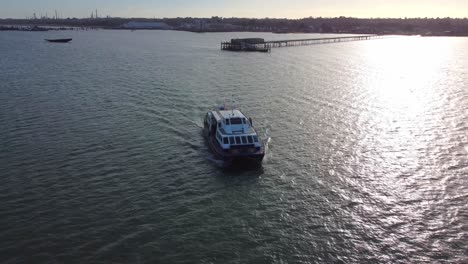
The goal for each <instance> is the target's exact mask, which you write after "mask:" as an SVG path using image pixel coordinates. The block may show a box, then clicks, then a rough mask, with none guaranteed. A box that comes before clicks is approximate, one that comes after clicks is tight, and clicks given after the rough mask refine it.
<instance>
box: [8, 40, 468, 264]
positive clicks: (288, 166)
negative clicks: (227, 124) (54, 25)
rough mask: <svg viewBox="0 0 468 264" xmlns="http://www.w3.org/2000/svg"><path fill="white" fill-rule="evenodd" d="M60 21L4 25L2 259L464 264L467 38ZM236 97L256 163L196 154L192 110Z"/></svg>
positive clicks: (203, 150) (203, 149)
mask: <svg viewBox="0 0 468 264" xmlns="http://www.w3.org/2000/svg"><path fill="white" fill-rule="evenodd" d="M50 34H52V35H54V36H51V35H50ZM57 34H61V32H37V34H31V33H27V32H9V33H2V34H1V35H0V38H1V40H2V41H0V57H1V58H2V60H0V70H1V72H2V74H1V75H0V78H1V82H0V122H1V124H2V128H3V131H2V133H1V134H0V143H1V146H2V150H3V151H2V152H0V171H2V174H1V177H0V202H1V203H0V204H1V206H0V209H1V211H0V212H1V218H0V224H1V226H2V227H1V228H0V234H1V235H2V237H3V238H4V239H3V240H2V241H1V242H0V255H1V257H2V259H3V260H5V261H10V262H25V261H31V262H54V261H55V262H73V261H77V260H78V261H80V262H98V261H113V262H150V263H154V262H157V263H174V262H184V261H187V260H193V261H194V262H213V263H219V262H251V263H272V262H288V263H296V262H317V263H331V262H338V263H349V262H355V263H362V262H384V263H386V262H390V263H395V262H401V263H408V262H416V263H420V262H427V263H434V262H447V263H457V262H458V263H463V262H466V252H465V250H464V249H465V248H466V246H467V245H466V241H467V235H466V232H464V230H465V229H466V220H467V219H466V211H467V209H468V208H467V205H466V200H467V198H468V196H467V194H468V192H467V181H466V179H465V178H466V177H463V176H464V175H467V173H468V170H467V168H468V166H467V164H468V136H467V135H468V134H467V131H468V125H467V123H466V117H467V116H468V108H467V105H468V92H467V91H468V90H467V87H468V83H467V82H468V72H467V71H466V69H467V68H468V64H467V62H468V52H467V51H466V49H465V47H466V45H467V44H468V40H467V39H466V38H421V37H394V38H386V39H379V40H372V41H361V42H346V43H339V44H330V45H314V46H303V47H294V48H281V49H274V50H273V51H272V52H271V53H268V54H260V53H231V52H222V51H220V50H219V46H218V44H219V43H220V42H221V41H222V40H226V39H230V38H233V37H244V36H245V37H252V36H255V37H256V36H259V37H264V38H265V39H274V38H280V37H284V36H283V35H274V34H267V33H255V34H254V33H230V34H223V33H216V34H192V33H187V32H170V31H162V32H160V31H136V32H126V31H93V32H70V34H72V35H73V36H71V37H73V43H70V45H52V44H50V43H46V42H44V41H43V40H42V39H44V38H53V37H61V36H59V35H57ZM287 37H295V35H288V36H287ZM296 37H298V38H305V37H310V35H297V36H296ZM232 94H234V96H235V97H236V98H237V99H238V101H239V103H240V105H241V107H242V110H243V111H244V112H245V113H246V114H247V115H249V116H252V117H253V119H254V124H255V127H256V128H258V130H259V132H260V133H261V134H262V135H264V136H263V139H264V140H265V141H266V145H267V153H266V156H265V160H264V162H263V165H262V167H261V168H252V169H247V170H245V169H243V170H232V169H226V168H224V167H223V166H221V165H218V164H217V161H216V160H213V159H212V158H210V157H212V156H211V154H210V153H209V150H208V148H207V146H206V144H205V142H204V139H203V137H202V135H201V127H202V123H201V118H202V117H203V115H204V114H205V113H206V111H207V110H208V109H210V108H212V106H213V105H215V104H216V102H218V100H220V99H221V100H222V98H224V97H226V96H231V95H232Z"/></svg>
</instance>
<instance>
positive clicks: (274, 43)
mask: <svg viewBox="0 0 468 264" xmlns="http://www.w3.org/2000/svg"><path fill="white" fill-rule="evenodd" d="M381 37H382V36H381V35H364V36H348V37H333V38H311V39H285V40H270V41H258V40H260V39H255V40H257V42H256V43H255V44H254V45H252V44H253V43H252V44H251V43H249V42H250V40H252V39H233V40H231V42H222V43H221V49H222V50H235V51H270V49H271V48H281V47H293V46H304V45H315V44H325V43H336V42H345V41H358V40H370V39H376V38H381ZM244 43H245V44H244ZM249 44H250V45H249ZM245 45H248V46H249V47H251V48H249V49H247V48H244V46H245Z"/></svg>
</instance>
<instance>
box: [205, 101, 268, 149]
mask: <svg viewBox="0 0 468 264" xmlns="http://www.w3.org/2000/svg"><path fill="white" fill-rule="evenodd" d="M204 122H205V124H204V126H205V128H206V129H207V131H206V132H207V135H208V138H212V140H213V141H216V143H217V145H218V146H219V147H220V148H221V149H222V151H223V152H229V153H244V152H247V153H254V152H259V151H261V149H262V145H261V142H260V140H259V138H258V136H257V133H256V132H255V129H254V128H253V126H252V120H251V119H247V118H246V117H245V116H244V114H242V112H240V111H239V110H219V111H210V112H208V113H207V114H206V116H205V121H204Z"/></svg>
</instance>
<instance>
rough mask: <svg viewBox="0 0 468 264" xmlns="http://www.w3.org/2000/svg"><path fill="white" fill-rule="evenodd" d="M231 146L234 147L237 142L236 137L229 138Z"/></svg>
mask: <svg viewBox="0 0 468 264" xmlns="http://www.w3.org/2000/svg"><path fill="white" fill-rule="evenodd" d="M229 144H231V145H234V144H236V142H235V141H234V137H229Z"/></svg>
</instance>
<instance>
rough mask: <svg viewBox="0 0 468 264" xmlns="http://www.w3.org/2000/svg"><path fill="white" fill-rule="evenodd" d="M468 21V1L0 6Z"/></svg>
mask: <svg viewBox="0 0 468 264" xmlns="http://www.w3.org/2000/svg"><path fill="white" fill-rule="evenodd" d="M95 9H98V14H99V15H102V16H105V15H110V16H121V17H177V16H181V17H185V16H192V17H211V16H222V17H232V16H234V17H257V18H262V17H287V18H302V17H309V16H314V17H317V16H323V17H335V16H353V17H447V16H450V17H466V16H468V0H230V1H224V0H166V1H163V0H0V17H1V18H8V17H12V18H24V17H26V16H32V14H33V13H36V15H37V16H39V15H41V14H43V15H45V14H46V13H47V14H48V15H49V16H52V13H54V10H57V11H58V12H59V14H60V16H61V17H84V16H89V15H90V14H91V11H93V10H95Z"/></svg>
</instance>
